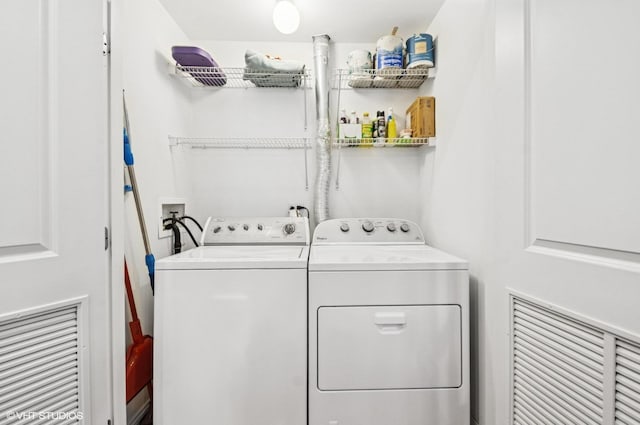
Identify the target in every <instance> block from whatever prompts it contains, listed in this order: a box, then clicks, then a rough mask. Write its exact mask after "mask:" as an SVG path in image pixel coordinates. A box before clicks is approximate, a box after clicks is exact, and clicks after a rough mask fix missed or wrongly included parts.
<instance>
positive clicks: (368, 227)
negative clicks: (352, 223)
mask: <svg viewBox="0 0 640 425" xmlns="http://www.w3.org/2000/svg"><path fill="white" fill-rule="evenodd" d="M373 229H375V226H374V225H373V223H372V222H370V221H365V222H364V223H362V230H364V231H365V232H367V233H371V232H373Z"/></svg>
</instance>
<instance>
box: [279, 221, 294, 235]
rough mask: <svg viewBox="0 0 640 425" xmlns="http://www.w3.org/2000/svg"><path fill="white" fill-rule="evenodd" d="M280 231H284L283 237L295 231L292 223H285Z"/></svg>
mask: <svg viewBox="0 0 640 425" xmlns="http://www.w3.org/2000/svg"><path fill="white" fill-rule="evenodd" d="M282 230H283V231H284V234H285V235H292V234H293V233H295V231H296V225H295V224H293V223H287V224H285V225H284V226H282Z"/></svg>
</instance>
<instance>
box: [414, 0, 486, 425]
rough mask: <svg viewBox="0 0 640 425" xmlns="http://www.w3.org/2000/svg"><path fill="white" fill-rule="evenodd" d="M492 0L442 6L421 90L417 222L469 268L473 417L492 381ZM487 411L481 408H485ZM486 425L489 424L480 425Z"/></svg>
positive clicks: (430, 239) (467, 0)
mask: <svg viewBox="0 0 640 425" xmlns="http://www.w3.org/2000/svg"><path fill="white" fill-rule="evenodd" d="M492 3H493V2H492V0H481V1H479V0H448V1H447V2H445V4H444V5H443V6H442V8H441V9H440V11H439V13H438V15H437V16H436V18H435V19H434V21H433V23H432V24H431V26H430V27H429V31H428V32H429V33H430V34H432V35H433V36H434V38H436V43H437V50H436V66H437V75H436V78H435V79H433V80H428V81H427V83H426V84H425V85H423V87H422V90H421V91H422V94H423V95H431V96H435V97H436V132H437V140H438V144H437V147H436V148H435V149H433V150H429V151H428V152H427V153H426V156H425V158H424V159H423V160H422V161H421V170H420V180H421V183H422V186H421V188H420V191H419V193H420V196H419V199H420V209H421V220H420V223H421V225H422V227H423V229H424V231H425V233H426V238H427V242H428V243H429V244H431V245H433V246H436V247H438V248H440V249H443V250H445V251H448V252H451V253H453V254H455V255H458V256H460V257H462V258H465V259H467V260H469V262H470V275H471V305H472V310H471V314H470V317H471V318H472V319H471V331H472V334H471V349H472V362H471V377H472V382H471V385H472V417H473V418H475V419H476V420H478V418H479V417H480V409H479V406H480V405H481V404H484V403H485V396H486V393H484V392H482V393H480V391H479V381H480V380H482V381H485V380H491V371H490V370H487V369H485V368H483V367H482V366H481V365H482V364H483V357H484V356H485V354H484V353H485V350H486V347H485V346H484V332H485V326H486V324H485V321H484V297H485V286H486V285H487V284H488V283H487V277H486V272H485V269H486V268H487V267H488V266H489V265H490V264H491V263H492V257H491V236H492V231H493V229H492V226H493V220H492V219H491V217H492V204H491V198H492V196H493V190H494V187H493V184H492V183H493V181H492V172H493V170H492V155H494V152H493V150H492V145H493V139H494V137H495V130H494V115H493V101H494V81H493V79H494V72H495V71H494V56H493V52H494V39H493V6H492ZM485 408H486V407H485ZM481 423H483V424H487V425H488V424H489V423H491V422H481Z"/></svg>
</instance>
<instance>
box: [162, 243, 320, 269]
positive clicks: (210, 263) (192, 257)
mask: <svg viewBox="0 0 640 425" xmlns="http://www.w3.org/2000/svg"><path fill="white" fill-rule="evenodd" d="M308 257H309V247H306V246H201V247H198V248H194V249H190V250H188V251H185V252H181V253H180V254H176V255H172V256H170V257H166V258H163V259H161V260H158V261H156V270H215V269H304V268H306V267H307V259H308Z"/></svg>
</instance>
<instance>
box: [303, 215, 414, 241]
mask: <svg viewBox="0 0 640 425" xmlns="http://www.w3.org/2000/svg"><path fill="white" fill-rule="evenodd" d="M313 244H314V245H332V244H350V245H351V244H376V245H383V244H389V245H402V244H411V245H424V244H425V240H424V235H423V234H422V230H420V227H419V226H418V225H417V224H416V223H414V222H412V221H409V220H401V219H396V218H337V219H333V220H327V221H323V222H322V223H320V224H318V227H316V230H315V232H314V233H313Z"/></svg>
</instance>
